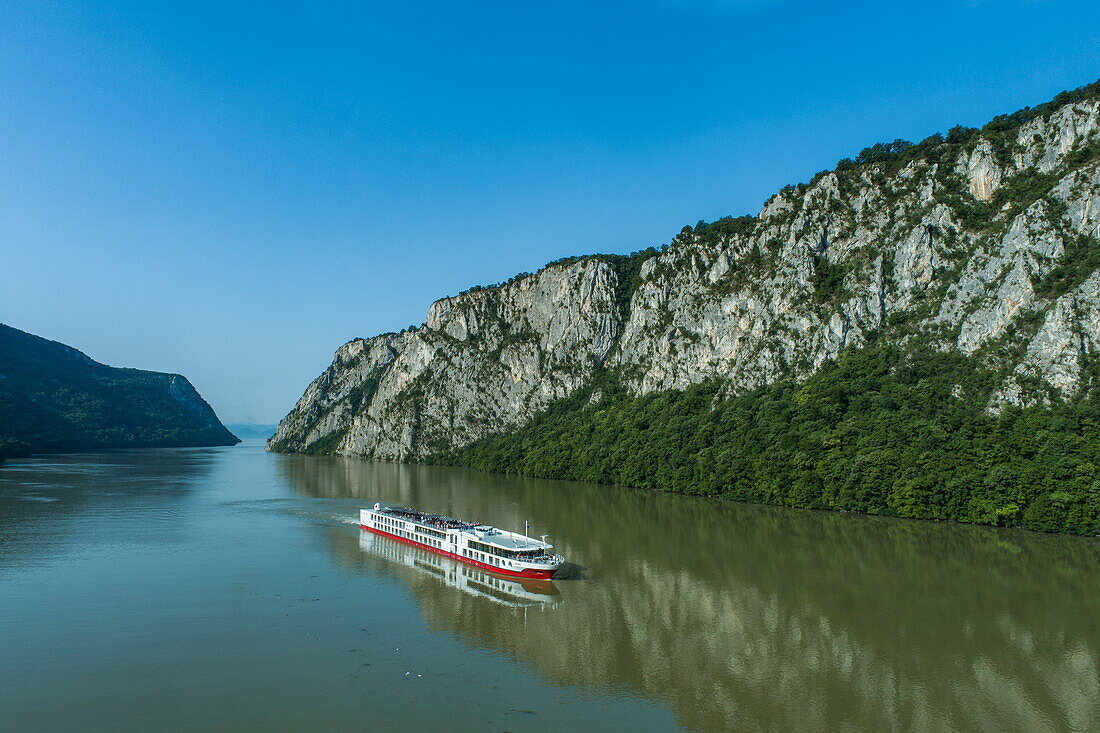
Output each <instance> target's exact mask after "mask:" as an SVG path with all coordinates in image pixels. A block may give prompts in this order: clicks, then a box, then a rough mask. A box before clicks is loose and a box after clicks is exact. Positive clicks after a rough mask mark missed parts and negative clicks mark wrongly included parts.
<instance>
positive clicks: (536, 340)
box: [269, 84, 1100, 460]
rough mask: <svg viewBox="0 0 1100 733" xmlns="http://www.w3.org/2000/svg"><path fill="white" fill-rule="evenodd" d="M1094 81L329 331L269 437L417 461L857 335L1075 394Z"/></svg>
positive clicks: (1091, 339) (1088, 226)
mask: <svg viewBox="0 0 1100 733" xmlns="http://www.w3.org/2000/svg"><path fill="white" fill-rule="evenodd" d="M1098 96H1100V88H1098V85H1095V84H1094V85H1092V86H1090V87H1087V88H1085V89H1083V90H1079V91H1078V92H1076V93H1071V94H1068V95H1062V96H1060V97H1059V98H1058V99H1056V100H1055V102H1054V103H1050V104H1048V105H1044V106H1043V107H1040V108H1036V109H1035V110H1023V111H1021V112H1019V113H1016V114H1015V115H1010V116H1006V117H1002V118H998V119H997V120H994V121H993V122H992V123H990V124H989V125H987V126H986V127H985V128H983V129H982V130H967V129H962V128H956V129H954V130H952V131H951V132H950V133H949V134H948V135H946V136H933V137H932V138H929V139H928V140H926V141H924V142H922V143H920V144H919V145H916V146H912V147H910V146H907V145H898V144H894V145H888V146H876V147H874V148H870V149H868V150H867V151H864V153H863V154H861V156H860V158H858V159H857V160H856V161H854V162H853V161H842V162H841V164H840V165H838V167H837V168H836V169H835V170H833V171H830V172H825V173H821V174H818V175H817V176H815V177H814V179H813V180H812V181H811V182H810V183H809V184H800V185H798V186H789V187H787V188H785V189H783V190H782V191H780V192H779V193H778V194H776V195H775V196H773V197H772V198H771V199H770V200H769V201H768V202H767V203H766V204H765V206H764V207H763V209H762V210H761V212H760V214H759V216H757V217H742V218H739V219H724V220H720V221H718V222H714V223H712V224H709V225H704V224H702V223H701V224H700V225H699V226H696V227H685V228H684V231H682V232H681V234H680V235H679V236H677V237H676V238H675V239H674V240H673V242H672V243H671V244H670V245H668V246H667V247H665V248H663V249H662V251H660V252H657V251H655V250H650V251H647V252H642V253H638V254H636V255H635V256H634V257H633V258H626V257H608V256H594V257H589V258H571V259H569V260H564V261H561V262H559V263H552V264H550V265H548V266H547V267H546V268H544V269H543V270H541V271H539V272H538V273H535V274H534V275H528V276H524V277H520V278H518V279H515V280H514V281H513V282H510V283H508V284H505V285H501V286H498V287H492V288H486V289H475V290H473V291H470V292H467V293H465V294H462V295H459V296H456V297H453V298H445V299H443V300H440V301H438V302H436V303H435V304H433V305H432V306H431V308H430V309H429V312H428V316H427V319H426V320H425V323H424V324H423V325H422V326H421V327H419V328H417V329H415V330H410V331H407V332H404V333H401V334H384V335H381V336H377V337H374V338H372V339H356V340H354V341H351V342H349V343H348V344H345V345H344V346H342V347H341V348H340V349H339V350H338V351H337V353H336V357H335V358H334V360H333V363H332V365H331V366H330V367H329V368H328V369H327V370H326V371H325V372H324V373H323V374H322V375H321V376H319V377H318V378H317V379H316V380H315V381H314V382H313V383H312V384H311V385H310V386H309V388H308V389H307V390H306V392H305V394H304V395H303V396H302V398H301V399H300V400H299V402H298V404H297V405H296V406H295V408H294V410H293V411H292V412H291V413H290V414H289V415H287V417H286V418H284V420H283V421H282V423H281V424H280V426H279V430H278V432H277V433H276V435H275V436H274V437H273V438H272V440H271V441H270V443H269V446H270V448H271V449H272V450H277V451H309V452H331V453H340V454H348V455H360V456H365V457H371V458H378V459H396V460H403V459H415V458H421V457H425V456H427V455H431V454H433V453H436V452H439V451H441V450H446V449H449V448H454V447H459V446H463V445H467V444H469V443H471V442H474V441H476V440H478V439H480V438H483V437H485V436H487V435H491V434H495V433H501V432H507V431H508V430H510V429H515V428H517V427H519V426H522V425H523V424H525V423H526V422H528V421H530V420H531V418H532V417H534V416H535V415H536V414H538V413H539V412H540V411H541V410H543V409H545V408H546V407H548V406H549V405H551V404H552V403H554V402H555V401H556V400H559V399H562V398H564V397H567V396H569V395H570V394H573V393H574V392H575V391H576V390H578V389H580V388H582V387H584V386H587V385H589V384H590V383H591V382H592V380H593V379H594V378H596V375H597V374H598V373H600V372H608V373H612V374H614V375H615V376H616V377H617V378H618V379H619V380H621V382H622V383H623V384H625V385H626V386H627V388H628V389H629V391H631V392H632V393H634V394H644V393H648V392H653V391H658V390H668V389H682V388H685V387H687V386H689V385H692V384H696V383H699V382H702V381H705V380H719V381H721V382H723V383H725V384H726V385H727V390H728V392H729V393H730V394H736V393H741V392H744V391H746V390H749V389H752V388H754V387H757V386H760V385H764V384H769V383H771V382H773V381H774V380H776V379H778V378H781V377H795V378H801V377H805V376H807V375H809V374H811V373H813V372H814V371H815V370H816V369H817V368H818V367H819V366H820V365H821V364H822V363H824V362H825V361H827V360H830V359H833V358H835V357H836V356H837V355H838V354H839V353H840V352H841V351H843V350H845V349H849V348H855V347H859V346H861V345H864V344H866V343H868V341H869V339H871V338H873V337H880V338H881V337H886V338H889V339H890V340H891V342H894V343H905V342H906V341H910V340H915V339H923V340H925V341H932V342H934V343H935V345H936V347H937V348H940V349H953V350H957V351H960V352H962V353H965V354H968V355H971V356H973V357H974V358H975V359H976V360H978V362H980V363H983V364H985V365H988V366H991V367H994V368H996V369H998V370H999V371H1000V372H1001V373H1003V375H1004V376H1003V380H1002V383H1001V384H1000V386H999V388H998V389H996V390H995V391H994V393H993V395H992V396H991V399H990V404H989V409H990V411H992V412H995V411H997V410H998V409H1001V407H1002V406H1003V405H1005V404H1023V403H1031V402H1039V403H1042V402H1046V401H1049V400H1051V399H1058V398H1065V397H1072V396H1074V395H1076V394H1079V393H1081V391H1082V390H1084V389H1085V388H1086V387H1087V386H1088V384H1089V381H1090V374H1091V372H1090V368H1091V362H1090V359H1091V357H1092V355H1093V354H1095V353H1096V350H1097V346H1098V344H1100V102H1098V100H1097V97H1098Z"/></svg>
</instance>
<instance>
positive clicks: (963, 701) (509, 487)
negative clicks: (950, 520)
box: [277, 456, 1100, 731]
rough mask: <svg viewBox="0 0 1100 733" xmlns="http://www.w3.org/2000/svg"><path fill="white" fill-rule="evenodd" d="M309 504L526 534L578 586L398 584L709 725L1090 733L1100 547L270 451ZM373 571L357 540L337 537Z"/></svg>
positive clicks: (578, 677) (596, 684)
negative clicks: (471, 589)
mask: <svg viewBox="0 0 1100 733" xmlns="http://www.w3.org/2000/svg"><path fill="white" fill-rule="evenodd" d="M277 460H278V466H279V470H280V472H281V473H282V474H283V476H284V477H285V478H286V479H287V480H288V481H290V483H291V484H292V485H293V486H294V487H295V490H296V491H297V492H298V493H299V494H301V495H303V496H311V497H326V498H344V499H351V498H354V499H362V500H364V501H365V500H368V499H369V500H382V501H392V502H396V503H401V504H406V505H409V506H415V507H417V508H420V509H425V510H428V511H433V512H440V513H445V514H450V515H452V516H462V517H470V518H473V519H476V520H478V521H483V522H487V523H491V524H494V525H497V526H501V527H504V528H517V527H522V526H523V521H524V520H525V519H528V520H530V521H531V522H532V527H533V531H534V533H536V534H541V533H544V532H545V533H548V534H549V535H550V541H551V542H553V543H554V544H555V546H556V547H557V548H558V550H559V551H560V552H562V553H563V554H564V555H565V556H566V557H567V558H568V559H569V560H571V561H574V562H578V563H580V564H581V565H583V566H585V567H586V568H587V570H586V573H585V579H584V580H579V581H570V580H561V581H559V582H557V583H556V585H557V587H558V588H559V589H560V591H561V599H560V602H558V603H557V607H556V608H554V609H553V610H552V611H551V612H545V613H534V614H532V613H527V614H516V613H515V612H514V608H512V607H509V606H507V605H502V604H499V603H491V602H488V601H487V600H486V599H485V598H484V597H479V596H477V595H474V594H470V593H465V592H462V591H461V590H457V589H456V588H454V587H450V586H448V585H447V584H446V583H439V582H435V581H431V582H428V578H427V577H426V576H421V575H418V574H415V573H404V574H401V575H400V577H402V578H403V579H404V580H405V582H406V583H407V584H408V585H409V587H410V589H411V590H412V591H413V592H414V593H415V595H416V597H417V599H418V601H419V603H420V607H421V610H422V613H423V614H424V616H425V618H426V619H427V620H428V622H429V623H430V624H431V625H432V626H433V627H435V628H437V629H441V630H445V631H447V632H448V633H451V634H454V635H456V636H457V637H459V638H461V639H462V640H464V641H465V642H466V643H467V644H469V645H471V646H474V647H478V648H484V649H490V650H494V651H500V652H504V653H506V654H509V655H510V656H512V657H513V658H515V659H516V660H518V661H519V662H521V663H523V664H526V665H530V666H531V667H532V668H534V669H536V670H537V671H538V672H539V673H540V674H542V675H543V676H544V677H546V678H548V679H551V680H554V681H557V682H560V683H562V684H570V685H582V686H586V687H590V688H593V689H595V690H601V691H608V690H613V691H616V692H619V693H626V694H631V695H638V696H644V697H646V698H651V699H655V700H660V701H663V702H664V703H665V704H666V705H668V706H669V707H670V709H671V710H672V711H673V713H674V714H675V715H677V717H678V718H679V719H680V721H681V722H682V723H683V724H684V725H685V726H686V727H688V728H691V729H697V730H728V729H737V730H776V729H786V730H795V729H816V730H836V729H840V728H844V727H852V728H856V729H863V730H945V729H979V728H980V729H993V730H1002V731H1007V730H1082V731H1084V730H1096V729H1098V728H1100V666H1098V662H1097V658H1098V653H1100V638H1098V631H1097V624H1096V619H1097V618H1100V547H1098V544H1097V543H1096V541H1095V540H1090V539H1082V538H1073V537H1060V536H1043V535H1037V534H1031V533H1026V532H1022V531H1001V530H996V529H990V528H984V527H968V526H960V525H944V524H934V523H928V522H912V521H896V520H888V519H882V518H872V517H859V516H846V515H839V514H829V513H819V512H809V511H801V510H788V509H779V508H771V507H758V506H748V505H738V504H734V503H729V502H724V501H715V500H709V499H693V498H688V497H682V496H673V495H665V494H657V493H650V492H642V491H634V490H627V489H620V488H615V487H608V486H596V485H591V484H584V483H574V482H557V481H544V480H536V479H527V478H520V477H512V476H497V475H487V474H481V473H477V472H473V471H467V470H463V469H452V468H439V467H430V466H409V465H398V464H383V463H371V462H365V461H357V460H354V459H345V458H315V457H305V456H279V457H278V458H277ZM331 539H332V542H333V547H334V551H335V553H336V554H337V556H338V557H339V558H340V559H341V560H342V561H343V562H347V563H348V564H351V565H354V566H360V567H365V568H367V569H368V570H370V569H372V566H371V564H370V561H364V560H363V557H364V556H363V553H362V550H361V548H360V546H359V544H358V542H357V538H356V537H355V536H354V535H351V534H348V533H347V532H338V531H335V530H333V531H332V532H331Z"/></svg>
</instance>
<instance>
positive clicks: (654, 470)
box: [431, 346, 1100, 534]
mask: <svg viewBox="0 0 1100 733" xmlns="http://www.w3.org/2000/svg"><path fill="white" fill-rule="evenodd" d="M996 376H997V375H995V374H993V373H991V372H990V371H989V370H987V369H984V368H983V367H982V366H980V365H979V364H977V363H975V361H974V360H973V359H971V358H969V357H965V356H963V355H960V354H958V353H950V352H940V351H935V350H931V349H928V350H915V349H913V350H908V351H906V350H902V349H899V348H895V347H889V346H880V347H870V348H865V349H860V350H855V351H850V352H846V353H844V354H843V355H842V356H841V357H840V358H839V359H838V360H836V361H835V362H832V363H829V364H827V365H825V366H823V367H822V368H821V369H820V370H819V371H817V372H816V373H815V374H813V375H812V376H810V377H809V378H808V379H807V380H806V381H804V382H801V383H798V382H795V381H793V380H783V381H780V382H776V383H774V384H771V385H769V386H767V387H762V388H760V389H757V390H755V391H753V392H751V393H748V394H745V395H741V396H737V397H732V398H724V397H723V389H722V386H721V385H719V384H701V385H697V386H695V387H692V388H690V389H687V390H683V391H667V392H658V393H652V394H647V395H643V396H640V397H635V396H631V395H628V394H626V393H625V392H623V391H622V390H620V389H617V388H616V387H615V384H614V380H613V379H612V378H610V377H607V378H605V379H604V380H602V381H598V382H597V383H596V384H594V385H593V386H592V388H591V389H587V390H584V391H581V392H578V393H577V394H575V395H572V396H571V397H569V398H568V399H565V400H562V401H560V402H558V403H556V404H555V405H553V406H552V407H551V408H550V409H549V410H547V411H545V412H544V413H543V414H542V415H540V416H539V417H538V418H536V419H535V420H533V421H532V422H531V423H529V424H528V425H526V426H524V427H522V428H520V429H519V430H517V431H516V432H514V433H511V434H508V435H502V436H497V437H492V438H487V439H484V440H481V441H479V442H477V443H474V444H473V445H470V446H467V447H465V448H462V449H458V450H454V451H450V452H447V453H442V454H439V455H437V456H434V457H433V458H432V459H431V460H432V461H433V462H438V463H448V464H456V465H463V466H469V467H472V468H476V469H480V470H484V471H493V472H500V473H518V474H524V475H529V476H540V477H547V478H564V479H575V480H585V481H596V482H602V483H617V484H624V485H627V486H634V487H640V488H647V489H661V490H666V491H675V492H681V493H688V494H704V495H717V496H725V497H729V498H732V499H737V500H741V501H750V502H758V503H767V504H777V505H784V506H793V507H805V508H810V509H832V510H841V511H856V512H866V513H870V514H882V515H888V516H897V517H918V518H925V519H938V520H956V521H960V522H973V523H980V524H991V525H1001V526H1017V527H1025V528H1027V529H1033V530H1040V531H1046V532H1070V533H1076V534H1095V533H1096V532H1097V530H1098V528H1100V471H1098V467H1100V400H1098V399H1097V398H1096V396H1095V394H1093V395H1091V396H1089V397H1087V398H1083V399H1080V400H1077V401H1074V402H1063V403H1058V404H1055V405H1053V406H1051V407H1050V408H1043V407H1024V408H1020V407H1008V408H1006V409H1004V410H1002V411H1001V412H1000V413H999V414H991V413H990V412H989V411H988V410H987V409H986V408H987V405H988V399H989V396H990V393H991V391H992V388H993V386H994V385H995V384H997V381H998V380H997V379H996ZM594 395H596V396H598V398H597V399H593V396H594Z"/></svg>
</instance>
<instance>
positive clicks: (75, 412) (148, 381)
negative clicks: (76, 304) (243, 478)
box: [0, 324, 240, 456]
mask: <svg viewBox="0 0 1100 733" xmlns="http://www.w3.org/2000/svg"><path fill="white" fill-rule="evenodd" d="M239 442H240V441H239V440H238V439H237V438H236V437H235V436H233V435H232V434H231V433H230V432H229V431H228V430H226V429H225V426H223V425H222V424H221V422H219V421H218V418H217V416H216V415H215V414H214V411H213V410H212V409H211V408H210V405H208V404H207V403H206V401H205V400H204V399H203V398H202V397H201V396H199V393H198V392H196V391H195V388H194V387H193V386H191V383H190V382H189V381H187V379H186V377H183V376H181V375H179V374H164V373H161V372H148V371H143V370H141V369H120V368H117V367H111V366H107V365H106V364H100V363H99V362H97V361H94V360H92V359H90V358H89V357H88V356H87V355H85V354H83V353H82V352H80V351H77V350H76V349H74V348H72V347H71V346H66V345H65V344H61V343H58V342H56V341H49V340H47V339H44V338H40V337H38V336H34V335H32V334H29V333H25V332H23V331H20V330H18V329H15V328H11V327H10V326H5V325H3V324H0V456H3V455H9V456H11V455H23V454H25V453H27V452H34V453H56V452H68V451H77V450H89V449H98V448H139V447H149V446H203V445H233V444H235V443H239Z"/></svg>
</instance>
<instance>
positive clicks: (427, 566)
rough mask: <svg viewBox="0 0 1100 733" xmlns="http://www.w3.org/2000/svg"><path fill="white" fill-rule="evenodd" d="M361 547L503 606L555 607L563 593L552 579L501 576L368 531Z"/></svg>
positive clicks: (372, 553) (361, 542) (362, 532)
mask: <svg viewBox="0 0 1100 733" xmlns="http://www.w3.org/2000/svg"><path fill="white" fill-rule="evenodd" d="M359 549H360V550H362V551H363V552H364V553H367V554H369V555H371V556H374V557H379V558H382V559H384V560H387V561H389V562H390V563H393V564H394V565H399V566H403V567H404V568H411V569H412V570H414V571H416V572H417V573H419V574H421V575H426V576H429V577H432V578H435V579H436V581H438V582H439V584H440V585H443V586H446V587H448V588H453V589H455V590H457V591H461V592H462V593H466V594H468V595H471V596H477V597H479V598H484V599H487V600H489V601H492V602H493V603H496V604H499V605H501V606H508V607H511V608H530V607H533V606H537V607H540V608H549V609H554V608H557V607H558V603H559V602H560V600H561V593H560V592H559V591H558V589H557V588H556V587H554V584H553V583H552V582H551V581H549V580H534V579H528V578H515V579H513V578H502V577H500V576H497V575H494V574H493V573H489V572H486V571H484V570H480V569H478V568H474V567H470V566H468V565H465V564H463V563H460V562H456V561H455V560H451V559H450V558H446V557H442V556H440V555H437V554H435V553H433V552H428V551H426V550H421V549H418V548H416V547H412V546H410V545H407V544H405V543H403V542H398V541H396V540H392V539H390V538H388V537H380V536H378V535H376V534H373V533H371V532H367V531H366V530H361V531H360V532H359Z"/></svg>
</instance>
